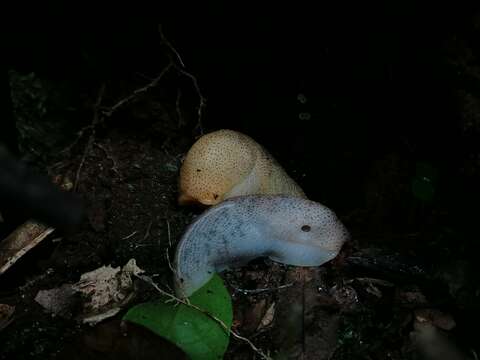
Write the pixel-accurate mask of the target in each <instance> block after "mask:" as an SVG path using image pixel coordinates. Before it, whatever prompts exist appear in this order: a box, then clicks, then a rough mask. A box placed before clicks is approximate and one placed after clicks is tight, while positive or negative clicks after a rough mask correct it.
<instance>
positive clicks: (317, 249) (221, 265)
mask: <svg viewBox="0 0 480 360" xmlns="http://www.w3.org/2000/svg"><path fill="white" fill-rule="evenodd" d="M348 238H349V232H348V230H347V229H346V227H345V226H344V225H343V223H342V222H341V221H340V220H339V218H338V217H337V216H336V214H335V213H334V212H333V211H332V210H330V209H329V208H327V207H325V206H324V205H322V204H320V203H318V202H315V201H312V200H309V199H305V198H300V197H296V196H291V195H244V196H237V197H233V198H230V199H227V200H225V201H223V202H221V203H220V204H218V205H215V206H213V207H211V208H209V209H208V210H206V211H205V212H204V213H202V214H201V215H200V216H199V217H198V218H196V219H195V220H194V221H193V222H192V223H191V224H190V225H189V227H188V228H187V229H186V231H185V233H184V234H183V236H182V238H181V239H180V241H179V243H178V246H177V249H176V254H175V260H174V273H175V276H174V278H175V292H176V294H177V296H179V297H189V296H190V295H191V294H193V293H194V292H195V291H196V290H198V289H199V288H200V287H202V286H203V285H204V284H206V283H207V282H208V281H209V280H210V279H211V278H212V276H213V274H214V273H220V272H222V271H223V270H226V269H229V268H233V267H238V266H242V265H245V264H246V263H248V262H249V261H251V260H253V259H255V258H258V257H268V258H270V259H272V260H273V261H277V262H280V263H283V264H288V265H295V266H320V265H322V264H324V263H326V262H328V261H330V260H332V259H333V258H335V257H336V256H337V255H338V253H339V252H340V250H341V248H342V246H343V244H344V243H345V241H347V240H348Z"/></svg>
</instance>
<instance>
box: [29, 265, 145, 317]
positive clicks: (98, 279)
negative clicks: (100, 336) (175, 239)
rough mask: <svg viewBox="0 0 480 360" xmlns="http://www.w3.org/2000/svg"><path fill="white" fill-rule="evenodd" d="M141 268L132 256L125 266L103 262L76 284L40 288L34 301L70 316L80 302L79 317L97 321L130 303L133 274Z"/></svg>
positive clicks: (59, 313)
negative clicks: (108, 264) (115, 265)
mask: <svg viewBox="0 0 480 360" xmlns="http://www.w3.org/2000/svg"><path fill="white" fill-rule="evenodd" d="M142 272H143V270H142V269H140V268H139V267H138V266H137V264H136V261H135V259H130V261H129V262H128V263H127V264H125V266H123V267H122V268H120V267H116V268H112V267H111V266H102V267H100V268H98V269H95V270H93V271H90V272H87V273H85V274H82V276H81V277H80V280H79V281H78V282H77V283H75V284H64V285H62V286H60V287H58V288H54V289H50V290H40V291H39V292H38V293H37V295H36V297H35V301H37V302H38V303H39V304H40V305H42V306H43V307H44V308H45V309H46V310H47V311H50V312H52V313H54V314H56V315H62V316H71V313H73V309H74V308H75V306H78V305H80V308H81V311H80V314H79V315H78V316H77V319H79V320H81V321H82V322H84V323H88V324H90V325H94V324H97V323H98V322H100V321H102V320H105V319H107V318H110V317H112V316H115V315H116V314H117V313H118V312H119V311H120V310H121V309H122V308H123V307H124V306H125V305H126V304H128V302H129V301H130V300H131V299H132V297H133V295H134V287H133V279H132V278H133V276H135V275H138V274H140V273H142Z"/></svg>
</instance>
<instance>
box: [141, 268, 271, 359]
mask: <svg viewBox="0 0 480 360" xmlns="http://www.w3.org/2000/svg"><path fill="white" fill-rule="evenodd" d="M135 276H136V277H138V278H139V279H141V280H143V281H145V282H146V283H147V284H150V285H151V286H153V287H154V288H155V290H157V291H158V292H159V293H160V294H162V295H164V296H166V297H168V298H169V299H170V300H171V301H176V302H178V303H180V304H183V305H185V306H189V307H191V308H192V309H195V310H197V311H200V312H201V313H203V314H205V315H207V316H208V317H210V318H211V319H212V320H214V321H216V322H217V323H218V324H219V325H220V326H221V327H222V328H223V329H224V330H225V331H226V332H228V333H230V334H232V336H233V337H235V338H237V339H239V340H241V341H244V342H246V343H247V344H248V345H249V346H250V348H251V349H252V350H253V351H255V352H256V353H257V354H258V355H260V356H261V357H262V358H263V359H265V360H272V358H271V357H270V356H268V355H266V354H264V353H263V352H262V351H261V350H260V349H259V348H257V347H256V346H255V345H254V344H253V343H252V342H251V341H250V340H249V339H247V338H246V337H243V336H241V335H239V334H237V333H236V332H235V331H233V330H231V329H229V327H228V326H227V325H226V324H225V323H224V322H223V321H222V320H221V319H219V318H217V317H216V316H215V315H212V314H210V313H209V312H208V311H205V310H203V309H201V308H200V307H198V306H196V305H194V304H191V303H190V302H189V301H185V300H183V299H180V298H178V297H176V296H175V295H172V294H170V293H168V292H166V291H164V290H162V289H160V287H158V285H157V284H155V283H154V282H153V280H152V279H151V278H149V277H148V276H145V275H135Z"/></svg>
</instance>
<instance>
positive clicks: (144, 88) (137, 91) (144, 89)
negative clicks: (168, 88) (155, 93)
mask: <svg viewBox="0 0 480 360" xmlns="http://www.w3.org/2000/svg"><path fill="white" fill-rule="evenodd" d="M172 66H174V65H173V63H172V62H170V63H168V65H167V66H166V67H165V68H164V69H163V70H162V72H161V73H160V74H159V75H158V76H157V77H156V78H155V79H153V80H152V81H151V82H150V83H148V84H147V85H145V86H142V87H141V88H138V89H135V90H134V91H133V93H131V94H130V95H128V96H127V97H125V98H123V99H122V100H120V101H118V102H117V103H116V104H115V105H113V106H111V107H110V108H108V109H105V110H103V115H105V116H107V117H110V116H112V115H113V113H114V112H115V111H117V110H118V109H119V108H121V107H122V106H124V105H126V104H128V103H129V102H131V101H132V100H134V99H135V98H136V97H138V96H139V95H141V94H143V93H144V92H147V91H148V90H150V89H151V88H153V87H155V86H157V84H158V83H159V82H160V80H162V78H163V77H164V76H165V74H166V73H167V72H168V71H169V70H170V69H171V68H172Z"/></svg>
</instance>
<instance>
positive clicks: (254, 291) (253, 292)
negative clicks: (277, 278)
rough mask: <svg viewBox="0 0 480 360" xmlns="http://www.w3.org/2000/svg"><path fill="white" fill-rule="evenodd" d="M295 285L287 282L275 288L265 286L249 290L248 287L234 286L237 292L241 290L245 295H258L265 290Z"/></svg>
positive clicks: (270, 290) (269, 290) (275, 289)
mask: <svg viewBox="0 0 480 360" xmlns="http://www.w3.org/2000/svg"><path fill="white" fill-rule="evenodd" d="M291 286H293V284H292V283H289V284H285V285H280V286H277V287H274V288H263V289H252V290H248V289H240V288H235V287H234V288H233V289H234V290H235V291H236V292H240V293H242V294H244V295H257V294H262V293H265V292H272V291H277V290H281V289H286V288H289V287H291Z"/></svg>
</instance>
